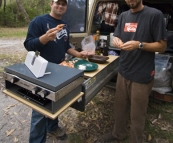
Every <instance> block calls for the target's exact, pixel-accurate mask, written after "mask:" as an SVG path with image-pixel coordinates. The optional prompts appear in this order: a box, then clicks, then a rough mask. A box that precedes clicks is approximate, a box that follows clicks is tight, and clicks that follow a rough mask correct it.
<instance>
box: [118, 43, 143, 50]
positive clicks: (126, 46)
mask: <svg viewBox="0 0 173 143" xmlns="http://www.w3.org/2000/svg"><path fill="white" fill-rule="evenodd" d="M139 43H140V42H139V41H128V42H126V43H124V44H122V45H121V46H120V48H121V49H122V50H125V51H132V50H135V49H137V48H138V47H139Z"/></svg>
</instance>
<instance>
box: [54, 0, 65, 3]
mask: <svg viewBox="0 0 173 143" xmlns="http://www.w3.org/2000/svg"><path fill="white" fill-rule="evenodd" d="M53 1H54V2H58V1H59V0H53ZM64 1H65V3H66V4H68V0H64Z"/></svg>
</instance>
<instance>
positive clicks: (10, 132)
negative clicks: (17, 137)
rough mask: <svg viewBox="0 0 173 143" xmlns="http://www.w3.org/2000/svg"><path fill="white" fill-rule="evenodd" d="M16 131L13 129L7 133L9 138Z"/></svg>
mask: <svg viewBox="0 0 173 143" xmlns="http://www.w3.org/2000/svg"><path fill="white" fill-rule="evenodd" d="M15 130H16V129H12V130H10V131H6V136H7V137H8V136H9V135H11V134H12V133H13V132H14V131H15Z"/></svg>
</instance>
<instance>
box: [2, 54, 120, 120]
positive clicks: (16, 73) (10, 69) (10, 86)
mask: <svg viewBox="0 0 173 143" xmlns="http://www.w3.org/2000/svg"><path fill="white" fill-rule="evenodd" d="M118 61H119V57H118V56H109V59H108V60H107V61H106V62H105V63H103V64H97V65H98V67H97V69H93V70H94V71H86V72H84V71H83V70H79V69H75V68H69V67H66V66H61V65H57V64H53V63H48V66H47V69H46V72H50V74H46V75H44V76H43V77H41V78H36V77H35V76H34V75H33V73H32V72H31V71H30V70H29V68H28V67H27V66H26V65H25V64H24V63H19V64H14V65H12V66H7V67H5V70H4V75H3V77H4V79H5V88H6V89H5V90H4V91H3V92H4V93H5V94H7V95H9V96H11V97H12V98H14V99H16V100H18V101H20V102H22V103H24V104H25V105H27V106H29V107H31V108H33V109H34V110H37V111H38V112H40V113H42V114H44V115H45V116H47V117H49V118H52V119H54V118H56V117H57V116H58V115H59V114H60V113H61V112H62V111H64V110H65V109H66V108H68V107H69V106H71V107H73V108H75V109H77V110H79V111H84V110H85V105H86V104H87V103H88V102H89V101H90V100H91V99H92V98H93V97H94V96H95V95H96V94H97V93H98V92H99V91H100V90H101V88H102V87H103V86H105V85H106V84H107V83H108V82H109V81H110V80H111V79H112V78H113V77H115V75H116V74H117V71H118Z"/></svg>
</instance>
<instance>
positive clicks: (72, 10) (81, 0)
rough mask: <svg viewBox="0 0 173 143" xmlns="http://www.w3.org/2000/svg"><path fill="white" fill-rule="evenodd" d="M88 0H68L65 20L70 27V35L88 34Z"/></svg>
mask: <svg viewBox="0 0 173 143" xmlns="http://www.w3.org/2000/svg"><path fill="white" fill-rule="evenodd" d="M86 7H87V0H68V7H67V11H66V13H65V15H64V16H63V20H65V21H66V22H67V24H68V25H69V30H70V33H84V32H86V18H87V17H86V15H87V8H86Z"/></svg>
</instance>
